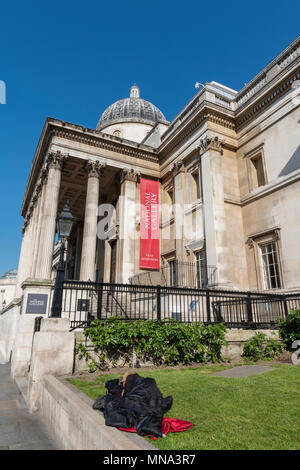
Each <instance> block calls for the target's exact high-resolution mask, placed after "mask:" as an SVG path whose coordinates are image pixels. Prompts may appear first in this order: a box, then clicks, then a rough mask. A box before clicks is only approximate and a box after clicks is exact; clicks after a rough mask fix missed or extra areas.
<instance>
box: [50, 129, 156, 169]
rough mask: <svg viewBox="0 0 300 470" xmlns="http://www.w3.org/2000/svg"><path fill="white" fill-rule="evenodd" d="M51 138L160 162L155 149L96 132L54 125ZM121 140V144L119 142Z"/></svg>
mask: <svg viewBox="0 0 300 470" xmlns="http://www.w3.org/2000/svg"><path fill="white" fill-rule="evenodd" d="M51 127H52V129H51V132H50V133H51V137H60V138H63V139H67V140H71V141H73V142H78V143H80V144H86V145H90V146H93V147H97V148H101V149H103V150H109V151H112V152H117V153H120V154H124V155H128V156H130V157H135V158H139V159H141V160H147V161H151V162H154V163H157V162H158V156H157V154H156V150H155V149H153V150H152V149H150V147H149V150H146V149H143V148H140V144H135V145H134V143H133V142H129V141H125V140H122V139H117V138H116V137H113V136H109V135H108V134H107V135H105V136H104V135H103V134H101V133H99V132H98V133H97V134H96V131H90V130H82V129H81V130H80V129H71V128H66V127H62V126H54V125H53V124H52V126H51ZM117 140H119V142H117Z"/></svg>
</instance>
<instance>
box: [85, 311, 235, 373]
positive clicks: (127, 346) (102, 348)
mask: <svg viewBox="0 0 300 470" xmlns="http://www.w3.org/2000/svg"><path fill="white" fill-rule="evenodd" d="M225 333H226V326H225V325H223V324H217V325H208V326H205V325H203V323H194V324H185V323H180V322H177V321H176V320H173V319H169V320H167V321H165V322H157V321H154V320H145V321H144V320H136V321H124V320H123V319H121V318H118V317H111V318H109V319H107V320H101V321H100V320H94V321H93V322H92V323H91V325H90V327H89V328H86V330H85V331H84V335H85V336H86V338H87V339H88V340H90V341H91V342H92V344H93V352H94V353H95V354H94V356H95V355H96V359H95V358H92V355H91V354H90V351H89V348H87V345H86V344H84V343H83V342H81V343H80V344H79V345H78V346H77V348H76V351H77V353H78V354H79V356H80V357H84V358H85V359H86V360H88V361H90V363H89V369H90V371H91V372H94V371H95V370H97V369H104V368H107V366H108V363H109V362H111V363H112V365H115V364H116V363H117V361H118V360H119V359H120V358H122V359H123V361H124V365H125V364H126V363H129V362H130V361H131V360H132V357H133V353H134V351H135V354H136V356H137V358H138V359H141V360H144V361H151V362H153V364H154V365H162V364H164V365H171V366H175V365H178V364H191V363H193V362H198V363H206V362H208V361H211V362H219V361H220V360H222V357H221V348H222V346H223V345H226V344H227V343H226V341H225Z"/></svg>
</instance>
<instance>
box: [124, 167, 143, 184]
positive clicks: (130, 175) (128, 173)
mask: <svg viewBox="0 0 300 470" xmlns="http://www.w3.org/2000/svg"><path fill="white" fill-rule="evenodd" d="M140 176H141V174H140V172H139V171H136V170H134V169H133V168H123V170H122V171H121V178H120V181H121V184H122V183H123V182H124V181H132V182H134V183H137V182H138V181H139V178H140Z"/></svg>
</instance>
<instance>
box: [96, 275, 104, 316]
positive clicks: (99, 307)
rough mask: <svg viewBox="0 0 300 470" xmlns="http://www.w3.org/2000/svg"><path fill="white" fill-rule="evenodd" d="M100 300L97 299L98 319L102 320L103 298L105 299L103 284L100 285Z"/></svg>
mask: <svg viewBox="0 0 300 470" xmlns="http://www.w3.org/2000/svg"><path fill="white" fill-rule="evenodd" d="M97 291H98V298H97V318H98V320H101V312H102V298H103V284H102V282H101V284H100V285H99V284H98V289H97Z"/></svg>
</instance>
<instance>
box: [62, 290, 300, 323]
mask: <svg viewBox="0 0 300 470" xmlns="http://www.w3.org/2000/svg"><path fill="white" fill-rule="evenodd" d="M291 308H300V294H299V293H295V294H270V293H258V292H240V291H227V290H216V289H208V288H207V289H190V288H180V287H166V286H161V285H158V286H155V287H154V286H149V285H144V286H140V285H130V284H109V283H96V282H83V281H64V288H63V299H62V316H63V317H68V318H70V320H71V328H79V327H85V326H86V325H88V324H89V323H90V321H91V320H92V319H93V318H98V319H107V318H109V317H111V316H119V317H121V318H123V319H124V320H157V321H165V320H166V319H168V318H174V319H176V320H178V321H181V322H189V323H190V322H203V323H204V324H210V323H220V322H222V323H225V324H226V325H227V327H229V328H270V327H273V328H275V327H276V324H277V320H278V318H279V317H282V318H285V317H286V316H287V315H288V313H289V312H290V310H291Z"/></svg>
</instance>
